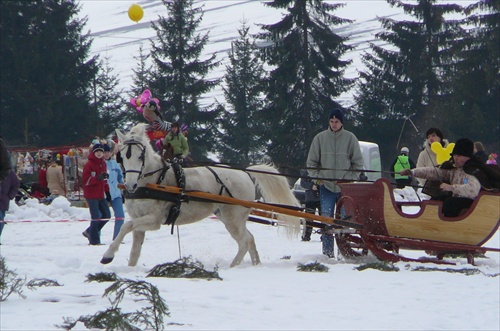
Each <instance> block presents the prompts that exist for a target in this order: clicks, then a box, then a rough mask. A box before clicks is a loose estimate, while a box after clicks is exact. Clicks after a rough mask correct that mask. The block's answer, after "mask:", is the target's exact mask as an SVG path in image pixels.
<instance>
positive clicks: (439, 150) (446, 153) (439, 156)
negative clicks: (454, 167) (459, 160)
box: [431, 141, 455, 165]
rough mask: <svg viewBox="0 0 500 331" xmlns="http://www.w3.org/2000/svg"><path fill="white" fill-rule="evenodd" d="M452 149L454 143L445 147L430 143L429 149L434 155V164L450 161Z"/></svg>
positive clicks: (437, 143)
mask: <svg viewBox="0 0 500 331" xmlns="http://www.w3.org/2000/svg"><path fill="white" fill-rule="evenodd" d="M454 147H455V143H451V144H448V146H446V147H443V146H441V143H439V142H437V141H435V142H433V143H432V145H431V149H432V151H433V152H434V153H436V162H437V164H438V165H439V164H442V163H443V162H445V161H448V160H449V159H450V154H451V152H453V148H454Z"/></svg>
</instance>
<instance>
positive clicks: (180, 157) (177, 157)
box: [173, 156, 184, 164]
mask: <svg viewBox="0 0 500 331" xmlns="http://www.w3.org/2000/svg"><path fill="white" fill-rule="evenodd" d="M173 162H174V163H179V164H182V162H184V158H183V157H182V156H175V157H174V160H173Z"/></svg>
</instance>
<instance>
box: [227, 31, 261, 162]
mask: <svg viewBox="0 0 500 331" xmlns="http://www.w3.org/2000/svg"><path fill="white" fill-rule="evenodd" d="M248 30H249V27H248V26H247V25H246V24H245V23H242V26H241V28H240V29H239V30H238V33H239V35H240V38H239V39H238V40H235V41H234V42H233V43H232V47H231V52H230V53H229V60H230V65H227V66H226V70H227V71H226V75H225V76H224V82H225V87H224V96H225V98H226V102H227V103H228V105H227V106H226V107H223V106H222V105H221V108H222V111H221V119H220V122H221V129H222V131H223V132H222V134H221V135H220V143H219V144H218V145H219V147H218V151H219V152H220V154H221V162H223V163H236V164H241V165H248V164H252V163H254V164H255V163H262V162H263V159H262V158H263V155H264V152H265V145H266V144H265V140H264V139H263V138H262V137H263V134H264V131H265V130H266V126H265V125H264V124H263V123H261V122H260V121H259V120H260V118H259V116H258V113H259V111H260V110H261V109H262V107H263V104H264V102H263V100H262V99H263V87H264V86H263V84H262V82H263V80H264V69H263V66H262V63H260V62H259V60H258V58H257V57H256V55H255V52H256V49H257V47H256V45H255V42H253V41H250V38H249V36H248Z"/></svg>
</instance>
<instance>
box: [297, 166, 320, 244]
mask: <svg viewBox="0 0 500 331" xmlns="http://www.w3.org/2000/svg"><path fill="white" fill-rule="evenodd" d="M300 186H302V187H303V188H304V190H305V199H304V201H305V206H306V213H310V214H315V213H316V210H318V212H319V214H320V215H321V209H320V208H321V203H320V199H319V187H318V186H317V185H316V184H315V183H313V181H312V180H311V178H309V175H308V174H307V170H305V169H301V170H300ZM311 233H312V226H311V222H310V221H307V220H306V225H305V227H304V233H303V235H302V241H310V240H311Z"/></svg>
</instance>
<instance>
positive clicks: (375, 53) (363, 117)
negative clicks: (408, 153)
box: [355, 0, 464, 161]
mask: <svg viewBox="0 0 500 331" xmlns="http://www.w3.org/2000/svg"><path fill="white" fill-rule="evenodd" d="M387 1H388V2H389V3H390V4H391V5H393V6H398V7H401V8H402V9H403V10H404V12H405V13H406V14H408V15H411V16H413V17H415V18H416V21H411V20H404V21H397V20H394V19H391V18H380V19H379V20H380V22H381V23H382V27H383V28H384V31H383V32H380V33H378V34H377V35H376V38H377V40H378V41H381V42H383V43H386V44H387V45H388V46H387V45H384V46H380V45H379V44H376V43H373V44H372V45H371V52H372V53H365V54H364V55H363V56H362V61H363V63H364V65H365V66H366V68H367V70H365V71H363V72H361V73H360V80H359V84H358V93H357V94H356V95H355V100H356V103H357V111H358V116H357V118H358V119H359V121H360V122H361V123H363V124H364V125H363V128H362V129H363V131H364V132H365V133H367V134H368V136H370V137H378V139H377V141H378V142H379V145H380V146H381V149H382V154H383V155H386V159H385V161H388V159H387V158H392V157H393V155H394V153H396V150H395V149H388V148H389V147H388V146H390V148H392V147H393V146H395V145H396V144H395V143H394V142H396V141H397V139H398V135H399V134H400V131H399V130H400V129H401V127H402V125H403V123H404V119H405V118H409V117H412V118H413V122H414V123H416V124H417V127H419V128H421V129H420V131H423V132H425V130H427V129H428V128H429V127H439V128H441V129H442V130H443V131H445V132H448V130H446V126H447V124H446V123H447V120H448V118H447V117H448V113H447V109H448V107H449V105H450V102H451V95H452V93H453V89H452V79H451V76H450V71H451V68H452V66H453V63H454V62H453V61H454V47H453V46H454V43H455V42H456V40H459V39H461V38H463V35H464V31H463V29H462V28H461V27H460V22H459V21H457V20H446V19H445V15H446V14H451V13H461V11H462V7H460V6H459V5H456V4H443V5H438V4H436V0H419V1H418V3H417V4H405V3H403V2H402V1H399V0H387ZM422 138H423V137H422V136H419V137H417V136H416V132H415V131H414V129H413V128H411V126H410V125H408V130H406V132H403V141H405V144H407V145H409V147H410V149H412V150H417V149H418V147H417V146H420V144H421V142H422V140H421V139H422ZM395 147H396V148H398V147H399V148H400V147H401V146H395ZM398 151H399V150H398Z"/></svg>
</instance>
